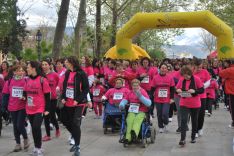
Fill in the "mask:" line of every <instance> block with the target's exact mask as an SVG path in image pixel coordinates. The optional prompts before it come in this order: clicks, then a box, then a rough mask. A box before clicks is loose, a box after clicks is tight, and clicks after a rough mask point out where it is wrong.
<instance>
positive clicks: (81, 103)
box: [61, 56, 92, 156]
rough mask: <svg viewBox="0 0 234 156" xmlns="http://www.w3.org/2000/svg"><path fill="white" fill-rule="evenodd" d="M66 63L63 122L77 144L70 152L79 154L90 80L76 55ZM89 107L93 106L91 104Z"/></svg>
mask: <svg viewBox="0 0 234 156" xmlns="http://www.w3.org/2000/svg"><path fill="white" fill-rule="evenodd" d="M65 65H66V67H67V69H68V70H67V71H66V73H65V78H64V82H63V92H62V103H63V104H64V107H63V109H62V111H61V113H62V114H61V115H62V122H63V124H64V125H65V126H66V129H67V130H68V131H69V132H70V134H72V137H73V138H74V140H75V145H74V146H72V147H71V149H70V152H74V156H79V155H80V138H81V129H80V124H81V119H82V113H83V111H84V108H85V107H86V103H87V94H88V93H89V82H88V78H87V75H86V74H85V72H84V71H83V70H82V69H81V67H80V65H79V61H78V59H77V58H76V57H74V56H70V57H68V58H67V59H66V60H65ZM89 107H92V106H91V105H90V106H89Z"/></svg>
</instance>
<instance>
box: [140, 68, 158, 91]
mask: <svg viewBox="0 0 234 156" xmlns="http://www.w3.org/2000/svg"><path fill="white" fill-rule="evenodd" d="M145 73H146V74H147V76H146V77H144V78H143V80H142V81H141V87H142V88H143V89H145V90H146V91H150V90H151V85H152V80H153V78H154V76H155V75H156V74H157V72H156V69H155V68H152V67H149V68H148V69H145V68H143V67H139V68H138V71H137V75H138V76H140V75H141V74H145Z"/></svg>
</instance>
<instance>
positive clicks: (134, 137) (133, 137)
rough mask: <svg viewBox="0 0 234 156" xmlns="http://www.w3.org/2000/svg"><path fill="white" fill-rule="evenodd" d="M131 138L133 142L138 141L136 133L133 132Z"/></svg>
mask: <svg viewBox="0 0 234 156" xmlns="http://www.w3.org/2000/svg"><path fill="white" fill-rule="evenodd" d="M131 137H132V141H133V142H136V141H137V136H136V133H135V132H134V131H131Z"/></svg>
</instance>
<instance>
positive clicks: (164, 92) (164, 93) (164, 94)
mask: <svg viewBox="0 0 234 156" xmlns="http://www.w3.org/2000/svg"><path fill="white" fill-rule="evenodd" d="M167 94H168V91H167V89H159V91H158V97H160V98H166V97H167Z"/></svg>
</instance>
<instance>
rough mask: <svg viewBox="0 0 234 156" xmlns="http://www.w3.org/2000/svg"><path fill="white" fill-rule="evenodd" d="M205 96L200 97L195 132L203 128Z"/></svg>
mask: <svg viewBox="0 0 234 156" xmlns="http://www.w3.org/2000/svg"><path fill="white" fill-rule="evenodd" d="M205 109H206V98H201V108H200V111H199V115H198V125H197V132H198V131H199V130H201V129H202V128H203V125H204V119H205Z"/></svg>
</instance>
